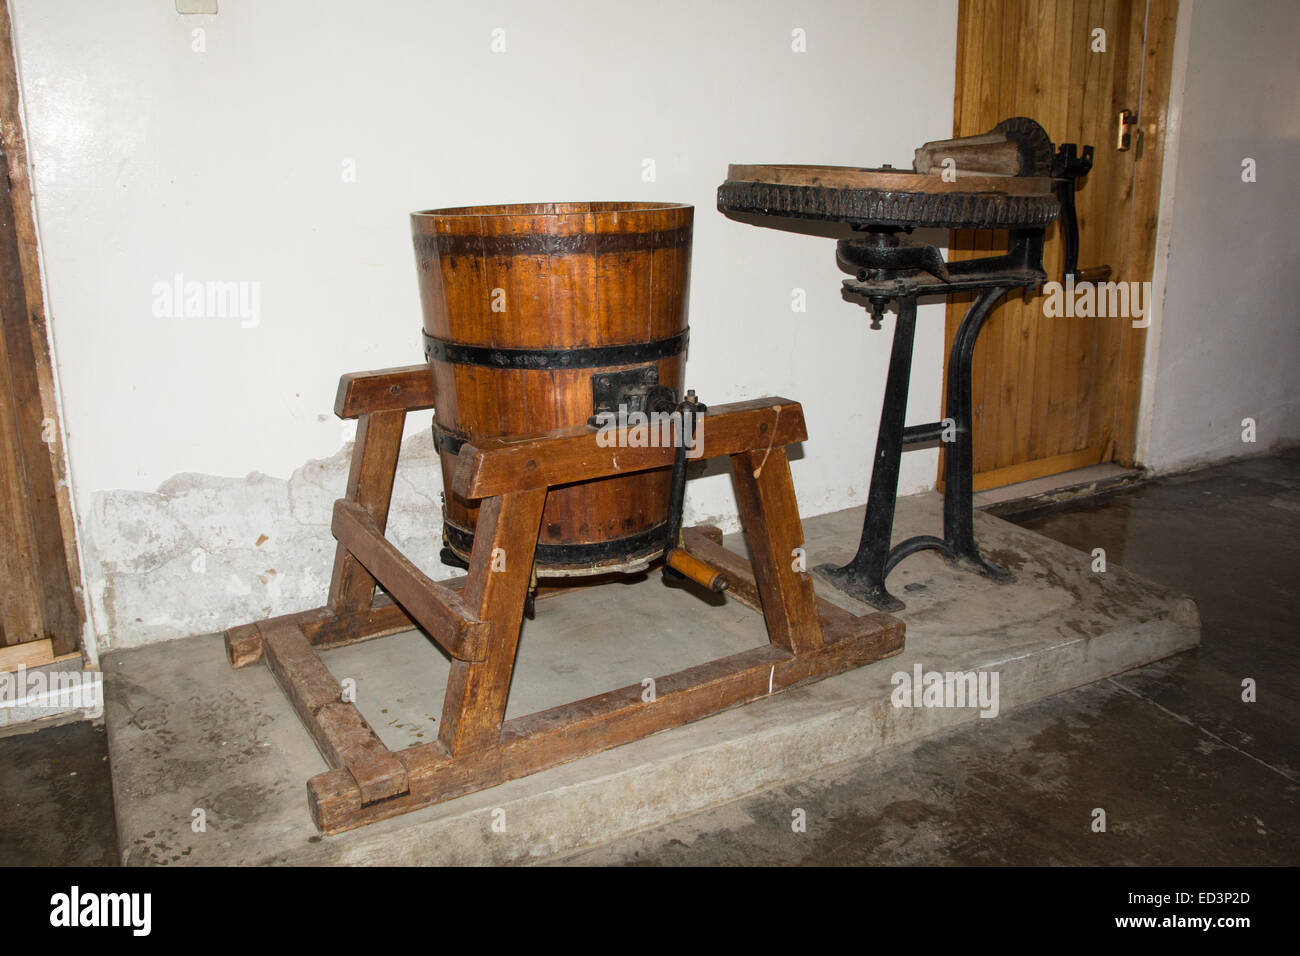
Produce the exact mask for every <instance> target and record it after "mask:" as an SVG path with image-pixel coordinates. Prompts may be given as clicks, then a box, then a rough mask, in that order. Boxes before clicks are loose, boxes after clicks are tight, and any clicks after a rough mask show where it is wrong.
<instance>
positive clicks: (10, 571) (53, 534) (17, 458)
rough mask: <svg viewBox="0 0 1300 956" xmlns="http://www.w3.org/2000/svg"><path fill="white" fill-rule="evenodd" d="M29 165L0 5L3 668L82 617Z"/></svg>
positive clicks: (59, 636)
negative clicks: (75, 583)
mask: <svg viewBox="0 0 1300 956" xmlns="http://www.w3.org/2000/svg"><path fill="white" fill-rule="evenodd" d="M27 169H28V167H27V155H26V147H25V144H24V141H23V135H22V122H21V114H20V112H19V98H18V82H17V76H16V73H15V67H14V56H13V47H12V41H11V36H10V25H9V15H8V9H7V7H6V5H4V4H3V3H0V671H3V670H10V669H12V668H13V667H16V666H17V665H18V664H20V663H21V664H27V665H28V666H32V665H36V664H41V663H46V662H48V661H50V660H53V659H55V658H58V657H63V656H66V655H71V654H74V653H75V652H76V651H77V649H78V648H79V646H80V644H81V623H82V619H83V618H82V608H81V604H80V601H79V600H78V596H77V594H76V591H75V590H74V588H73V581H74V580H76V579H77V578H78V576H79V571H78V569H77V565H76V558H75V549H74V548H73V547H72V546H71V543H72V541H73V537H72V535H73V522H72V509H71V504H70V500H69V495H68V492H67V481H66V475H65V473H64V467H63V449H62V438H63V436H62V430H61V429H60V428H59V425H58V410H57V407H56V403H55V401H54V381H53V372H52V370H51V365H50V357H49V350H48V344H47V341H48V340H47V337H46V327H45V308H44V299H43V292H42V290H41V282H40V263H39V255H38V253H37V246H36V230H35V224H34V223H33V220H32V213H31V206H32V194H31V184H30V181H29V179H28V176H27Z"/></svg>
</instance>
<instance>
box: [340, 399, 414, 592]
mask: <svg viewBox="0 0 1300 956" xmlns="http://www.w3.org/2000/svg"><path fill="white" fill-rule="evenodd" d="M405 425H406V412H404V411H401V410H400V409H399V410H396V411H382V412H373V413H371V414H369V415H362V416H361V420H360V421H359V422H357V443H356V449H355V450H354V452H353V454H352V470H351V471H350V472H349V474H348V493H347V500H348V501H351V502H352V503H354V504H356V505H358V506H359V507H361V508H362V509H364V510H365V512H366V514H368V515H369V516H370V519H371V520H372V521H374V523H375V525H376V526H377V527H378V528H379V531H380V533H381V534H382V533H383V531H384V528H385V526H386V525H387V524H388V506H389V504H390V502H391V501H392V497H393V478H394V477H395V476H396V474H397V455H398V452H399V451H400V450H401V447H402V429H403V428H404V427H405ZM374 596H375V579H374V577H373V576H372V575H371V574H370V572H369V571H367V570H366V569H365V568H364V567H362V566H361V562H360V561H358V560H357V559H356V558H355V557H353V555H352V552H350V551H349V550H348V549H347V548H346V547H344V545H343V544H342V543H340V544H339V546H338V549H337V550H336V551H335V552H334V575H333V578H332V580H331V581H330V597H329V607H330V609H331V610H333V611H334V612H335V613H336V614H354V613H356V612H357V611H362V610H365V609H367V608H369V607H370V606H371V604H372V603H373V601H374Z"/></svg>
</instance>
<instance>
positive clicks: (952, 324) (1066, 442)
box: [940, 0, 1176, 490]
mask: <svg viewBox="0 0 1300 956" xmlns="http://www.w3.org/2000/svg"><path fill="white" fill-rule="evenodd" d="M1175 11H1176V5H1175V3H1174V2H1173V0H1150V2H1149V3H1148V0H962V2H961V4H960V8H959V17H958V50H957V84H956V91H955V98H954V121H953V135H954V136H969V135H974V134H977V133H983V132H985V131H987V130H989V129H991V128H992V127H993V126H994V125H996V124H997V123H998V122H1000V121H1001V120H1003V119H1006V118H1008V117H1010V116H1028V117H1031V118H1033V119H1036V120H1037V121H1038V122H1039V123H1041V124H1042V125H1043V127H1044V129H1046V130H1047V133H1048V135H1049V136H1051V138H1052V141H1053V142H1055V143H1057V144H1059V143H1062V142H1075V143H1079V144H1081V145H1084V144H1091V145H1093V146H1095V147H1096V154H1095V159H1094V165H1093V170H1092V172H1091V173H1090V174H1089V175H1088V177H1087V178H1086V179H1085V180H1083V181H1082V184H1081V188H1080V189H1079V190H1078V193H1077V205H1078V215H1079V231H1080V244H1079V265H1080V267H1081V268H1088V267H1092V266H1100V265H1103V264H1104V265H1109V266H1111V268H1112V270H1113V274H1112V276H1111V279H1112V280H1113V281H1117V282H1118V281H1129V280H1137V281H1143V280H1148V279H1150V265H1151V254H1152V251H1153V249H1152V246H1153V240H1154V211H1155V201H1156V197H1157V194H1158V191H1159V163H1160V159H1161V157H1162V155H1163V150H1162V148H1161V147H1162V145H1163V131H1164V99H1165V97H1167V89H1168V62H1169V52H1170V49H1169V48H1171V47H1172V39H1173V17H1174V13H1175ZM1096 29H1102V30H1105V34H1106V36H1105V42H1106V50H1105V52H1095V51H1094V50H1093V49H1092V45H1093V42H1094V36H1093V31H1094V30H1096ZM1144 58H1145V62H1146V65H1147V69H1148V71H1149V72H1150V75H1149V76H1147V77H1146V78H1145V79H1146V84H1145V88H1144V87H1143V79H1144V77H1143V62H1144ZM1143 99H1145V100H1146V101H1147V102H1146V104H1145V106H1144V107H1143V104H1142V103H1141V101H1142V100H1143ZM1140 107H1142V108H1141V109H1140V110H1139V111H1140V114H1141V113H1143V112H1145V113H1149V117H1147V116H1144V117H1142V119H1143V123H1142V127H1143V130H1144V131H1147V129H1148V127H1149V131H1150V132H1151V133H1152V134H1155V135H1151V136H1147V137H1146V138H1145V142H1144V143H1139V144H1138V145H1136V146H1135V148H1134V149H1132V150H1130V151H1128V152H1120V151H1117V150H1116V149H1115V124H1116V116H1117V114H1118V113H1119V111H1120V110H1121V109H1125V108H1128V109H1135V108H1140ZM1144 146H1145V150H1144V148H1143V147H1144ZM1139 173H1140V174H1141V175H1140V176H1139ZM1135 183H1140V187H1141V188H1140V189H1137V190H1136V191H1135ZM1135 220H1140V221H1142V222H1143V223H1144V228H1146V229H1148V230H1149V233H1150V235H1149V236H1148V235H1146V234H1145V233H1144V234H1142V235H1140V236H1139V237H1138V239H1139V241H1138V242H1137V243H1136V248H1134V243H1133V242H1132V240H1133V224H1134V222H1135ZM951 242H952V245H951V249H950V256H951V258H953V259H963V258H972V257H974V256H984V255H988V254H990V252H992V251H997V250H1005V249H1006V246H1007V237H1006V234H1005V233H990V232H988V231H982V232H975V231H970V230H962V231H956V232H954V233H953V234H952V239H951ZM1135 251H1136V254H1135ZM1063 257H1064V243H1063V242H1062V241H1061V237H1060V229H1059V227H1058V226H1053V227H1051V228H1050V229H1049V230H1048V234H1047V243H1046V248H1045V252H1044V256H1043V262H1044V267H1045V268H1046V270H1047V273H1048V278H1049V279H1053V280H1056V281H1059V280H1060V278H1061V272H1062V269H1063ZM971 301H972V297H971V296H970V295H965V296H959V297H954V298H953V300H952V301H951V302H950V304H949V306H948V313H947V323H946V341H947V343H948V344H949V345H950V344H951V342H952V338H953V336H954V334H955V333H956V329H957V325H958V324H959V323H960V321H961V318H962V316H963V315H964V313H965V311H966V309H967V307H968V306H969V305H970V302H971ZM1043 302H1044V299H1043V297H1042V296H1041V295H1034V296H1028V295H1022V294H1015V295H1012V296H1009V297H1008V298H1007V299H1006V300H1004V301H1003V303H1002V304H1000V305H999V306H998V307H997V308H996V309H995V311H994V313H993V315H992V317H991V318H990V319H989V321H988V324H987V325H986V327H985V329H984V331H983V333H982V334H981V336H980V339H979V343H978V344H977V345H976V348H975V359H974V366H973V407H974V415H975V448H974V458H975V462H974V463H975V487H976V489H977V490H978V489H981V488H989V487H995V486H998V485H1003V484H1009V483H1011V482H1014V481H1023V480H1026V479H1029V478H1034V477H1039V476H1042V475H1049V474H1054V473H1057V472H1061V471H1066V470H1069V469H1071V468H1078V467H1082V466H1084V465H1089V464H1096V463H1098V462H1102V461H1110V460H1112V459H1116V458H1118V459H1121V460H1123V459H1126V458H1131V455H1132V432H1133V428H1134V425H1135V420H1136V395H1137V392H1138V389H1139V385H1140V381H1139V380H1140V376H1141V346H1142V338H1141V333H1140V332H1138V331H1137V330H1131V329H1130V328H1129V325H1130V320H1129V319H1127V318H1123V317H1113V318H1084V317H1057V318H1047V317H1045V316H1044V315H1043ZM1117 433H1118V434H1117ZM940 470H941V473H942V465H941V466H940Z"/></svg>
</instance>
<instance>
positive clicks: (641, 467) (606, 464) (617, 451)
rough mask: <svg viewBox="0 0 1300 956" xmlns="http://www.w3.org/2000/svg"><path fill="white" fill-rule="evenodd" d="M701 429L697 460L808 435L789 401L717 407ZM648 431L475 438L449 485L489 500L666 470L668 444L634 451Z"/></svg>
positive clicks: (584, 429)
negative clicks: (510, 493)
mask: <svg viewBox="0 0 1300 956" xmlns="http://www.w3.org/2000/svg"><path fill="white" fill-rule="evenodd" d="M700 429H701V430H700V437H701V439H702V450H701V454H700V455H698V456H697V457H702V458H718V457H721V456H723V455H733V454H737V453H739V452H743V451H746V450H747V449H750V448H757V449H759V450H760V453H761V452H762V451H763V450H766V449H769V448H774V447H782V448H783V447H785V446H786V445H790V444H793V443H794V442H800V441H804V440H806V439H807V437H808V430H807V428H806V426H805V424H804V418H803V407H802V406H801V405H800V404H799V403H798V402H792V401H790V400H789V399H787V398H760V399H755V400H753V401H748V402H734V403H732V404H729V405H718V406H715V407H714V408H711V409H710V410H709V413H708V414H707V415H706V416H705V417H704V420H703V423H702V425H701V426H700ZM646 431H648V430H647V429H642V430H640V431H639V432H638V430H637V429H620V430H619V431H618V432H617V433H615V434H613V435H609V436H600V434H599V433H598V431H597V430H596V429H595V428H592V427H590V426H588V425H578V426H574V427H570V428H561V429H556V430H555V431H552V432H547V433H546V434H544V435H532V436H517V437H510V438H480V439H477V440H475V441H474V442H467V443H466V444H465V445H464V446H463V447H462V448H461V450H460V457H459V460H458V461H457V464H456V475H455V479H454V481H453V487H454V489H455V491H456V493H457V494H458V495H460V496H461V497H464V498H470V499H475V498H489V497H492V496H494V495H500V494H505V493H506V492H507V491H511V490H522V489H525V488H547V487H550V486H552V485H561V484H568V483H569V482H577V481H588V480H590V479H592V478H604V477H607V476H609V475H615V474H619V475H625V474H630V473H632V472H637V471H645V470H647V469H650V468H664V467H668V466H670V465H672V463H673V456H674V453H675V451H676V449H675V448H673V447H671V446H661V447H658V448H653V447H633V445H632V442H633V441H642V440H645V439H646ZM653 437H658V436H653Z"/></svg>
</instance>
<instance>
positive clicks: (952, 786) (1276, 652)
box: [561, 450, 1300, 866]
mask: <svg viewBox="0 0 1300 956" xmlns="http://www.w3.org/2000/svg"><path fill="white" fill-rule="evenodd" d="M1021 523H1022V524H1023V526H1024V527H1027V528H1029V529H1031V530H1035V531H1038V532H1040V533H1042V534H1045V535H1048V536H1049V537H1052V538H1055V539H1056V540H1058V541H1061V542H1062V543H1064V544H1068V545H1070V546H1072V547H1075V548H1077V549H1079V550H1082V551H1085V552H1091V551H1092V549H1094V548H1099V547H1100V548H1104V549H1105V550H1106V556H1107V560H1108V561H1109V562H1113V563H1115V564H1119V565H1122V566H1124V567H1126V568H1128V569H1129V570H1132V571H1135V572H1137V573H1139V574H1142V575H1144V576H1146V577H1148V578H1150V579H1152V580H1154V581H1157V582H1159V583H1161V584H1165V585H1167V586H1170V587H1173V588H1175V589H1177V590H1180V591H1182V592H1184V593H1187V594H1189V595H1191V596H1192V597H1193V598H1194V599H1195V600H1196V602H1197V604H1198V605H1199V607H1200V611H1201V619H1202V628H1203V630H1202V637H1201V646H1200V648H1199V649H1197V650H1194V651H1189V652H1187V653H1184V654H1180V655H1178V656H1177V657H1174V658H1170V659H1168V660H1166V661H1161V662H1159V663H1157V664H1154V665H1150V666H1147V667H1143V668H1139V669H1137V670H1133V671H1129V672H1128V673H1126V674H1123V675H1120V676H1119V677H1117V678H1111V679H1108V680H1104V681H1100V682H1098V683H1096V684H1092V685H1089V686H1087V687H1082V688H1079V689H1076V690H1073V691H1069V692H1066V693H1064V694H1060V695H1058V696H1056V697H1053V698H1051V699H1049V700H1044V701H1040V702H1038V703H1034V704H1029V705H1027V706H1024V707H1021V708H1018V709H1016V710H1015V711H1013V712H1011V713H1009V714H1007V715H1006V716H1005V718H1003V719H999V720H989V721H975V722H974V723H973V724H970V725H967V726H965V727H961V728H958V729H955V730H951V731H947V732H944V733H940V734H937V735H935V736H933V737H929V738H926V739H925V740H924V741H922V742H921V743H919V744H918V745H915V746H912V747H909V748H903V749H899V750H893V751H889V752H887V753H885V754H883V755H881V756H879V757H876V758H871V759H868V760H863V761H858V762H855V763H851V764H847V765H844V766H841V767H836V768H833V769H831V770H829V771H826V772H824V773H821V774H817V775H814V776H812V777H809V778H806V779H804V780H802V781H800V782H799V783H797V784H793V785H790V786H785V787H779V788H775V789H773V790H769V791H766V792H764V793H761V794H758V795H756V796H753V797H750V798H748V799H744V800H739V801H735V802H733V803H731V804H729V805H727V806H723V807H718V808H716V809H714V810H710V811H707V812H704V813H700V814H696V815H694V816H691V817H688V818H684V819H681V820H678V821H675V822H673V823H670V824H667V825H665V826H661V827H657V828H655V829H653V830H650V831H646V832H643V833H639V834H636V835H634V836H632V837H630V838H625V839H622V840H618V841H615V842H613V843H610V844H607V845H605V846H602V847H598V848H595V849H592V850H588V851H585V852H581V853H578V854H574V855H572V856H570V857H568V858H567V859H566V860H564V861H561V862H563V863H567V864H577V865H598V864H643V865H674V864H687V865H700V864H747V865H753V864H824V865H833V864H848V865H879V864H968V865H979V864H1024V865H1049V864H1146V865H1165V864H1181V865H1193V866H1195V865H1216V864H1217V865H1278V864H1289V865H1295V864H1296V863H1297V862H1300V786H1298V784H1300V733H1298V731H1300V680H1298V679H1297V678H1300V644H1298V643H1297V637H1298V636H1300V613H1297V606H1296V599H1295V580H1296V574H1297V572H1298V571H1300V450H1292V451H1289V452H1287V453H1284V454H1280V455H1276V456H1273V457H1268V458H1257V459H1252V460H1248V461H1242V462H1237V463H1233V464H1229V465H1225V466H1222V467H1218V468H1211V469H1206V470H1204V471H1199V472H1193V473H1190V474H1186V475H1180V476H1177V477H1172V478H1167V479H1163V480H1160V481H1154V482H1150V483H1147V484H1144V485H1140V486H1138V487H1135V488H1130V489H1126V490H1124V491H1121V492H1119V493H1117V494H1115V495H1112V496H1107V497H1103V498H1099V499H1094V500H1091V501H1086V502H1083V503H1076V504H1073V505H1071V506H1070V507H1069V508H1068V510H1063V511H1058V512H1055V513H1050V514H1047V515H1042V516H1038V517H1030V518H1028V519H1026V520H1024V521H1022V522H1021ZM1246 677H1252V678H1254V680H1255V681H1256V683H1257V688H1258V697H1257V701H1256V702H1255V703H1249V704H1248V703H1244V702H1243V701H1242V680H1243V679H1244V678H1246ZM1098 807H1100V808H1102V809H1104V810H1105V811H1106V814H1107V824H1108V825H1107V832H1106V833H1104V834H1103V833H1094V832H1093V831H1092V829H1091V827H1090V823H1091V820H1092V812H1093V810H1094V809H1095V808H1098ZM795 809H803V810H804V811H805V813H806V819H807V829H806V832H804V833H796V832H793V829H792V826H791V820H792V813H793V811H794V810H795Z"/></svg>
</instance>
